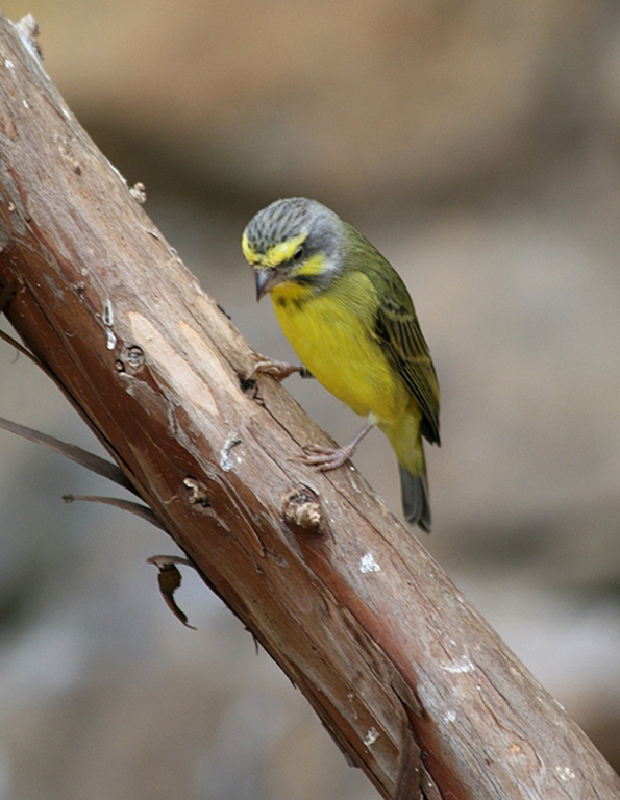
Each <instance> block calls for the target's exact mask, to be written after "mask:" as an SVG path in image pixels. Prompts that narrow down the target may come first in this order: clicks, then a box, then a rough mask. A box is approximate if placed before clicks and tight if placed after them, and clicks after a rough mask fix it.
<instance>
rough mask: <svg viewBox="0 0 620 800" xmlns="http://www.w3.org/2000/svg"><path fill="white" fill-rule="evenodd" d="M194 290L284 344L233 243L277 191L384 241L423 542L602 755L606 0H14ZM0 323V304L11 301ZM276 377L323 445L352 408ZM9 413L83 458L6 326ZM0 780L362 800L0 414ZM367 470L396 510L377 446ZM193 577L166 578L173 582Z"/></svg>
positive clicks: (227, 798) (619, 217)
mask: <svg viewBox="0 0 620 800" xmlns="http://www.w3.org/2000/svg"><path fill="white" fill-rule="evenodd" d="M3 11H4V13H5V14H6V15H7V16H9V17H10V18H11V19H13V20H15V21H17V20H18V19H19V18H20V17H21V16H23V15H24V14H25V13H27V12H32V13H33V14H34V16H35V18H36V19H37V20H38V22H39V23H40V25H41V29H42V35H41V39H40V41H41V45H42V47H43V53H44V58H45V62H44V63H45V67H46V69H47V71H48V72H49V74H50V76H51V77H52V79H53V80H54V81H55V83H56V84H57V86H58V87H59V89H60V91H61V92H62V94H63V95H64V96H65V98H66V100H67V101H68V103H69V105H70V106H71V107H72V109H73V110H74V111H75V113H76V115H77V117H78V119H79V120H80V121H81V123H82V125H83V126H84V127H85V128H86V129H87V130H88V131H89V132H90V134H91V135H92V136H93V138H94V140H95V141H96V142H97V144H98V145H99V146H100V147H101V149H102V150H103V152H104V153H105V154H106V155H107V156H108V158H109V159H110V160H111V161H112V163H114V164H115V165H116V166H117V167H118V168H119V169H120V171H121V172H122V173H123V175H124V176H125V177H126V179H127V180H128V182H129V183H130V184H131V183H134V182H135V181H143V182H144V183H145V184H146V190H147V194H148V200H147V203H146V211H147V213H148V214H149V215H150V216H151V217H152V219H153V220H154V222H155V223H156V224H157V225H158V226H159V227H160V228H161V229H162V230H163V232H164V233H165V235H166V237H167V238H168V240H169V241H170V242H171V244H172V245H173V246H174V247H175V248H176V249H177V250H178V251H179V253H180V255H181V257H182V258H183V260H184V261H185V263H186V264H187V265H188V266H189V267H190V268H191V269H192V270H193V271H194V272H195V273H196V275H197V276H198V277H199V279H200V281H201V283H202V285H203V288H204V289H205V290H206V291H207V292H209V293H210V294H211V295H213V296H214V297H215V298H216V299H217V300H218V301H219V302H220V303H221V304H222V305H223V306H224V308H225V309H226V311H227V312H228V313H229V314H230V315H231V317H232V319H233V322H234V323H235V324H236V325H237V326H238V327H239V328H240V329H241V331H242V332H243V333H244V335H245V336H246V337H247V339H248V340H249V342H250V343H251V345H252V346H253V347H255V348H256V349H257V350H258V351H259V352H261V353H266V354H269V355H271V356H274V357H281V358H291V357H292V355H291V351H290V350H289V348H288V345H287V344H286V342H285V341H284V338H283V336H282V335H281V333H280V331H279V329H278V326H277V324H276V322H275V319H274V317H273V312H272V309H271V308H270V304H269V302H268V301H267V302H264V303H262V304H260V306H256V304H255V302H254V290H253V281H252V277H251V275H250V272H249V268H248V267H247V266H246V265H244V261H243V258H242V255H241V252H240V248H239V239H240V234H241V230H242V228H243V226H244V225H245V223H246V222H247V220H248V219H249V218H250V217H251V216H252V214H253V213H254V212H255V211H256V210H257V209H258V208H260V207H261V206H263V205H266V204H267V203H269V202H271V201H272V200H273V199H275V198H277V197H279V196H287V195H306V196H311V197H315V198H317V199H319V200H321V201H323V202H325V203H326V204H328V205H330V206H331V207H333V208H334V209H335V210H336V211H337V212H339V213H340V215H341V216H343V217H344V218H345V219H347V221H349V222H351V223H353V224H354V225H355V226H356V227H358V228H359V229H360V230H362V231H363V232H364V233H365V234H366V235H367V236H368V238H370V240H371V241H372V242H373V243H374V244H375V245H376V246H377V247H378V248H379V249H380V250H381V251H382V252H383V253H384V254H385V255H386V256H387V257H388V258H389V259H390V260H391V262H392V263H393V264H394V266H395V267H396V268H397V269H398V270H399V271H400V273H401V275H402V276H403V278H404V279H405V281H406V283H407V284H408V286H409V288H410V290H411V293H412V295H413V297H414V300H415V303H416V306H417V310H418V314H419V317H420V319H421V322H422V327H423V330H424V332H425V335H426V338H427V341H428V343H429V345H430V348H431V351H432V354H433V358H434V361H435V364H436V366H437V370H438V373H439V377H440V382H441V387H442V394H443V406H442V439H443V442H444V445H443V447H442V448H441V450H439V449H437V448H432V449H431V448H428V450H427V452H428V460H429V475H430V482H431V496H432V507H433V523H434V524H433V533H432V535H431V536H429V537H424V539H423V544H424V546H425V547H426V548H428V550H429V551H430V552H431V553H432V554H433V555H434V556H435V557H436V558H437V560H438V561H439V562H440V563H441V564H442V566H443V567H444V568H445V569H446V570H447V571H448V573H449V574H450V575H451V577H452V579H453V580H454V581H455V583H456V584H457V585H458V586H459V587H460V588H461V589H462V590H463V591H464V593H465V594H466V595H467V596H468V597H469V598H470V600H472V601H473V603H474V604H475V605H476V607H477V608H478V610H479V611H480V612H481V613H482V614H483V615H484V616H485V617H486V618H487V619H488V620H489V622H490V623H491V624H492V625H493V626H494V627H495V628H496V629H497V630H498V631H499V633H500V634H501V635H502V637H503V638H504V639H505V641H506V642H507V643H508V644H509V645H510V646H511V647H512V648H513V650H514V651H515V652H516V653H517V655H518V656H519V657H520V658H521V659H522V661H523V662H524V663H525V665H526V666H527V667H528V668H529V669H530V670H531V671H532V672H533V673H534V674H535V675H536V676H537V677H538V678H539V679H540V681H541V682H542V683H543V684H544V685H545V687H546V688H547V689H548V690H549V691H550V692H551V693H552V694H553V695H554V697H555V698H556V699H557V700H558V701H559V702H560V703H562V704H563V705H564V706H565V707H566V708H567V710H568V712H569V714H570V715H571V716H572V717H573V718H574V719H575V720H576V721H577V722H578V723H579V724H580V725H581V726H582V727H583V728H584V729H585V730H586V732H587V733H588V734H589V736H590V737H591V738H592V739H593V741H594V742H595V744H596V745H597V746H598V747H599V748H600V749H601V750H602V752H603V753H604V754H605V755H606V757H607V758H608V759H609V760H610V761H611V762H612V764H613V765H614V766H615V767H616V769H618V768H620V414H619V408H618V398H619V397H620V368H619V366H620V365H619V356H620V310H619V309H620V274H619V269H618V263H619V256H620V237H619V229H620V5H618V4H617V3H615V2H613V1H611V2H610V1H609V0H598V1H597V0H506V2H503V3H496V2H491V0H470V2H462V0H458V1H457V0H408V1H407V2H405V1H404V0H355V2H353V0H331V2H325V0H323V1H322V2H321V0H318V2H315V3H308V2H306V0H267V1H266V2H262V3H252V2H248V0H238V1H237V2H235V3H231V2H224V0H212V1H211V2H208V0H192V1H191V2H189V0H176V2H174V3H172V2H168V1H167V0H148V2H146V1H145V0H133V2H131V3H126V2H120V0H119V1H118V2H117V1H116V0H98V1H97V2H96V3H95V2H92V3H91V2H83V1H82V0H80V1H78V0H54V2H53V3H51V2H49V0H29V2H28V4H27V5H24V4H23V3H22V2H16V0H5V2H4V4H3ZM0 324H1V325H2V326H3V329H4V330H8V327H7V325H6V321H5V320H3V321H2V322H1V323H0ZM287 386H288V388H289V389H290V391H291V392H292V393H293V394H294V395H295V396H296V397H297V398H298V399H299V401H300V402H301V404H302V405H303V406H304V407H305V408H306V409H308V410H309V411H310V412H311V414H312V416H313V417H314V418H315V419H316V420H317V421H318V422H319V423H320V424H321V425H322V426H323V427H325V428H326V429H327V430H328V431H329V432H330V433H331V434H332V435H333V436H334V437H335V438H336V439H337V440H339V441H341V442H344V441H346V440H347V439H348V438H349V437H350V436H351V435H352V434H353V433H354V432H355V431H356V430H357V428H358V426H359V424H360V422H359V420H358V419H356V418H355V417H354V416H353V414H352V413H351V412H350V411H349V410H348V409H346V408H344V407H342V406H341V405H340V404H339V403H338V402H337V401H336V400H334V399H333V398H331V397H329V396H328V395H327V394H326V393H325V392H324V391H323V390H322V389H321V387H320V386H318V385H316V383H315V382H313V381H299V380H295V378H291V379H290V380H289V381H288V383H287ZM0 415H2V416H5V417H8V418H10V419H13V420H15V421H18V422H21V423H23V424H26V425H30V426H32V427H35V428H39V429H41V430H45V431H47V432H49V433H51V434H53V435H55V436H57V437H59V438H62V439H65V440H68V441H71V442H74V443H77V444H79V445H81V446H83V447H87V448H89V449H93V450H96V451H97V452H101V448H100V447H99V445H98V444H97V442H95V441H94V439H93V436H92V434H90V432H89V431H88V430H87V429H86V428H85V427H84V425H83V424H82V422H81V421H80V420H79V419H78V417H77V415H76V414H75V412H74V411H73V410H72V408H71V407H70V406H69V405H68V403H67V402H66V401H65V399H64V398H63V397H62V396H60V394H59V393H58V391H57V390H56V388H55V387H54V386H53V385H52V384H51V382H49V381H48V380H47V379H45V377H44V376H43V375H42V374H39V372H38V370H37V369H36V367H34V366H33V365H31V364H30V363H29V362H28V360H27V359H25V358H23V357H19V358H18V357H17V356H16V353H15V351H14V350H13V349H12V348H10V347H9V346H7V345H5V344H3V343H1V342H0ZM0 453H1V458H0V520H1V524H0V529H1V535H0V800H17V799H18V798H46V800H56V798H58V800H60V798H62V800H74V798H75V800H77V799H78V798H80V800H81V799H82V798H84V797H88V798H90V800H107V798H115V799H116V798H119V797H122V798H136V799H137V800H141V798H144V799H145V800H146V799H147V798H148V800H159V798H161V800H164V798H166V800H171V799H174V798H184V800H192V799H193V798H200V799H203V798H204V800H245V799H246V798H247V799H248V800H250V798H251V800H263V798H264V800H284V799H285V798H286V800H310V798H312V800H352V798H356V800H366V799H368V800H371V798H375V797H376V796H377V795H376V793H375V792H374V790H373V789H372V788H371V786H370V784H369V783H368V781H367V780H366V779H365V778H364V776H363V775H362V774H361V773H360V771H359V770H353V769H350V768H348V767H347V766H346V764H345V762H344V759H343V757H342V755H341V754H340V752H339V751H338V750H337V748H336V747H335V745H333V744H332V742H331V740H330V738H329V736H328V735H327V733H326V732H325V731H324V730H323V729H322V728H321V725H320V724H319V722H318V720H317V719H316V718H315V716H314V712H313V711H312V710H311V709H310V707H309V706H308V705H307V704H306V702H305V701H304V700H303V698H302V697H301V696H300V695H299V693H297V692H296V691H295V690H294V689H293V687H292V686H291V685H290V683H289V682H288V680H287V679H286V678H285V677H284V676H283V675H282V674H281V673H280V672H279V670H278V669H277V668H276V667H275V665H274V664H272V663H271V661H270V659H269V658H268V657H267V656H266V654H265V653H264V652H262V651H259V652H258V654H256V653H255V651H254V643H253V641H252V638H251V636H250V635H249V634H248V633H247V631H245V630H244V629H243V627H242V626H241V625H240V623H239V622H238V621H237V620H235V619H234V618H233V617H232V615H231V614H230V613H229V612H228V610H227V609H226V608H225V607H223V605H222V604H221V603H220V601H219V600H218V599H217V598H215V597H214V596H213V595H211V594H210V593H209V591H208V590H207V589H206V588H205V587H204V586H203V585H202V584H201V583H200V581H199V580H198V579H197V578H196V577H195V576H194V575H193V574H191V572H190V573H189V574H186V575H185V576H184V583H183V586H182V587H181V590H180V591H179V593H178V599H179V603H180V605H181V607H182V608H183V609H184V610H185V611H186V612H187V613H188V614H189V617H190V622H192V623H193V624H194V625H196V626H197V627H198V631H197V632H193V631H189V630H187V629H184V628H183V627H182V626H181V625H180V624H179V623H178V622H177V621H176V620H175V619H173V617H172V615H171V614H170V613H169V611H168V609H167V608H166V606H165V604H164V603H163V601H162V600H161V599H160V597H159V594H158V591H157V585H156V573H155V570H154V569H153V568H152V567H150V566H147V564H146V563H145V560H146V558H147V557H148V556H151V555H153V554H155V553H162V552H163V553H174V552H175V547H174V545H173V544H172V542H171V541H170V540H169V539H168V538H167V537H166V536H165V535H164V534H162V533H161V532H160V531H158V530H156V529H154V528H150V527H148V526H147V525H146V524H144V523H141V522H140V521H138V520H136V519H134V518H132V517H129V516H128V515H126V514H123V513H121V512H120V511H117V510H115V509H111V508H107V507H101V506H95V505H92V504H74V505H70V506H66V505H64V504H63V503H62V501H61V499H60V497H61V495H62V494H65V493H67V492H72V493H76V494H117V493H118V492H117V490H116V487H114V486H110V485H108V484H106V483H105V482H104V481H103V480H102V479H99V478H95V477H94V476H91V475H89V474H88V473H86V472H85V471H83V470H80V469H78V468H77V467H75V466H74V465H73V464H71V463H69V462H68V461H65V460H63V459H62V458H61V457H60V456H57V455H55V454H53V453H51V452H49V451H46V450H43V449H41V448H38V447H36V446H35V445H32V444H28V443H26V442H24V441H22V440H20V439H18V438H17V437H15V436H12V435H10V434H7V433H4V432H1V431H0ZM355 463H356V465H357V467H358V468H359V469H360V470H361V471H362V472H363V473H364V474H365V475H366V476H367V477H368V478H369V480H370V481H371V483H372V484H373V486H374V487H375V489H376V490H377V492H378V493H379V494H381V496H382V497H383V498H384V499H385V500H386V502H388V503H389V504H390V505H391V507H392V508H393V509H394V510H395V511H396V512H397V513H400V500H399V496H398V476H397V469H396V464H395V461H394V457H393V454H392V451H391V450H390V448H389V445H388V443H387V441H386V440H384V438H383V437H382V436H381V435H380V434H379V433H373V434H372V435H371V437H369V439H368V440H366V441H365V442H364V444H363V445H362V446H361V448H360V450H359V451H358V454H357V455H356V457H355ZM187 572H188V571H186V573H187Z"/></svg>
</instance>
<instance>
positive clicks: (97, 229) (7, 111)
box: [0, 18, 620, 800]
mask: <svg viewBox="0 0 620 800" xmlns="http://www.w3.org/2000/svg"><path fill="white" fill-rule="evenodd" d="M0 50H1V55H0V102H1V106H0V157H1V163H0V184H1V186H0V193H1V195H0V201H1V205H0V220H1V223H2V225H3V226H4V229H5V231H4V237H3V239H2V241H3V244H4V247H3V252H2V254H1V256H0V291H2V290H6V289H7V287H9V288H8V291H5V293H4V295H3V296H4V297H5V298H6V308H5V312H6V314H7V316H8V318H9V320H10V321H11V323H12V324H13V326H14V327H15V329H16V330H17V331H18V332H19V334H20V336H21V337H22V339H23V341H24V342H25V343H26V345H27V347H28V349H29V350H30V351H31V352H32V353H33V354H34V356H35V357H36V358H37V359H38V360H39V361H40V363H41V365H42V367H43V368H44V369H45V370H46V371H47V373H48V374H49V375H50V377H51V378H53V380H54V381H55V382H56V383H57V384H58V386H59V387H60V388H61V389H62V391H63V392H64V393H65V394H66V396H67V397H68V398H69V399H70V401H71V402H72V403H73V405H74V406H75V407H76V408H77V409H78V410H79V412H80V413H81V415H82V417H83V418H84V420H85V421H86V422H87V424H88V425H90V427H91V428H92V429H93V430H94V431H95V433H96V434H97V435H98V436H99V438H100V440H101V441H102V442H103V443H104V445H105V446H106V447H107V449H108V451H109V452H110V453H111V455H112V456H113V457H114V459H115V460H116V462H117V463H118V464H119V465H120V467H121V468H122V470H123V471H124V473H125V475H126V476H127V477H128V478H129V480H130V481H131V483H132V485H133V486H134V487H135V488H136V490H137V491H138V493H139V494H140V495H141V497H142V498H143V499H144V501H145V502H146V503H147V504H148V505H149V506H150V508H151V509H152V510H153V512H154V514H155V515H156V517H157V518H158V519H159V521H160V522H161V523H162V524H163V525H164V526H165V528H166V529H167V530H168V531H169V533H170V535H171V536H172V537H173V539H174V540H175V541H176V542H177V544H178V545H179V546H180V547H181V548H182V549H183V550H184V551H185V553H186V554H187V555H188V556H189V557H190V558H191V560H192V561H193V563H195V564H196V565H197V567H198V569H199V570H200V571H201V573H202V575H203V578H204V580H205V581H206V582H207V583H208V584H209V586H211V587H212V588H213V589H214V590H215V591H216V592H217V593H218V594H219V595H220V596H221V597H222V598H223V599H224V601H225V602H226V603H227V604H228V605H229V607H230V608H231V609H232V610H233V611H234V613H235V614H237V615H238V616H239V617H240V618H241V619H242V620H243V621H244V623H245V624H246V625H247V626H248V628H249V629H250V630H251V631H252V633H253V635H254V636H255V637H256V638H257V639H258V640H259V641H260V642H261V643H262V644H263V645H264V647H265V648H266V649H267V650H268V651H269V653H270V654H271V655H272V656H273V658H274V659H275V660H276V661H277V663H278V664H279V665H280V666H281V668H282V669H283V670H284V671H285V672H286V674H287V675H288V676H289V677H290V678H291V680H292V681H293V682H294V683H295V684H296V685H297V686H298V687H299V688H300V690H301V691H302V692H303V693H304V695H305V696H306V698H307V699H308V700H309V702H311V703H312V705H313V706H314V708H315V709H316V711H317V713H318V714H319V716H320V718H321V719H322V720H323V722H324V723H325V726H326V727H327V728H328V729H329V731H330V732H331V734H332V736H333V737H334V738H335V739H336V740H337V742H338V743H339V744H340V745H341V747H342V748H343V749H344V750H345V751H346V752H347V753H348V754H349V755H350V757H351V758H352V759H353V761H354V762H355V763H356V764H358V765H360V766H362V767H363V768H364V770H365V771H366V773H367V774H368V776H369V777H370V779H371V780H372V781H373V783H374V784H375V786H376V787H377V789H378V790H379V792H380V793H381V794H382V795H383V796H384V797H385V798H394V797H396V796H398V797H399V798H405V797H409V798H444V800H448V798H451V799H452V800H454V798H458V799H459V800H468V799H470V800H473V799H474V798H475V800H486V798H489V800H491V798H493V800H497V798H528V800H535V799H536V798H540V799H541V800H542V799H543V798H544V800H550V798H563V799H564V800H565V799H566V798H575V800H587V799H588V798H614V797H615V798H620V781H619V779H618V776H617V775H616V774H615V773H614V772H613V771H612V770H611V768H610V767H609V765H608V764H607V763H606V762H605V761H604V759H603V758H602V757H601V756H600V754H599V753H598V752H597V751H596V750H595V748H594V747H593V746H592V744H591V743H590V742H589V741H588V739H587V738H586V737H585V735H584V734H583V733H582V732H581V731H580V730H579V729H578V728H577V726H576V725H574V724H573V723H572V722H571V721H570V720H569V719H568V718H567V716H566V714H565V713H564V711H563V710H562V709H561V708H560V707H559V706H558V705H557V704H556V703H555V702H554V701H553V700H552V699H551V698H550V697H549V696H548V695H547V694H546V692H545V691H544V690H543V689H542V687H541V686H540V685H539V684H538V683H537V682H536V681H535V680H534V679H533V678H532V677H531V676H530V675H529V674H528V673H527V672H526V670H525V669H524V668H523V667H522V666H521V665H520V664H519V662H518V661H517V660H516V659H515V657H514V656H513V655H512V654H511V653H510V652H509V650H508V649H507V648H506V647H505V645H504V644H503V643H502V642H501V640H500V639H499V638H498V636H497V635H496V634H495V633H494V632H493V631H492V630H490V628H489V627H488V626H487V625H486V624H485V623H484V621H483V620H481V619H480V617H479V616H478V615H477V614H476V613H475V611H473V610H472V609H471V608H470V606H469V605H468V604H467V602H466V600H465V599H464V598H463V597H462V595H461V594H460V593H459V592H458V591H457V590H456V589H455V588H454V586H453V585H452V584H451V583H450V581H449V580H448V578H447V577H446V576H445V575H444V574H443V573H442V571H441V569H440V568H439V567H438V566H437V564H435V563H434V561H433V560H432V559H431V558H430V557H429V556H428V555H427V554H426V553H425V551H424V550H423V549H422V547H421V546H420V545H419V544H418V541H417V539H416V538H415V536H414V535H413V533H412V532H411V531H410V530H406V529H405V528H404V527H403V526H401V524H400V523H399V522H398V521H397V520H396V519H395V518H394V517H393V516H392V515H391V514H390V513H389V512H388V511H387V509H386V508H385V506H384V505H383V504H382V503H381V502H380V501H379V500H378V499H377V498H376V497H375V496H374V495H373V494H372V492H370V490H369V489H368V487H367V485H366V483H365V482H364V480H363V479H362V478H361V476H360V475H359V474H358V473H356V472H355V471H354V470H352V469H340V470H337V471H334V472H331V473H329V474H318V473H316V472H312V471H311V470H309V469H308V468H306V467H304V466H303V464H302V463H301V461H300V458H299V456H300V454H301V447H302V446H303V445H305V444H307V443H310V442H321V441H326V440H325V435H324V434H322V433H321V432H320V431H319V430H318V429H317V428H316V426H314V425H313V424H312V423H311V422H310V421H309V420H308V419H307V418H306V416H305V415H304V414H303V413H302V411H301V410H300V409H299V407H298V406H297V405H296V404H295V403H294V402H293V401H292V400H291V399H290V397H289V396H288V394H287V392H286V391H285V389H283V388H282V387H281V386H280V385H279V384H277V383H276V382H275V381H273V380H272V379H271V378H265V379H264V380H263V379H261V385H260V394H261V396H262V399H258V395H257V393H256V387H255V386H253V385H249V386H248V385H247V383H246V382H244V376H246V375H247V374H248V373H249V371H250V369H251V365H252V359H251V351H250V348H249V346H248V345H247V344H246V342H245V341H244V340H243V339H242V337H241V336H240V334H239V333H238V332H237V331H236V330H235V328H234V327H233V326H232V325H231V324H230V323H229V321H228V320H227V319H226V317H225V316H224V314H222V312H221V311H220V310H219V308H218V307H217V305H216V303H215V302H214V301H213V300H211V299H210V298H209V297H207V296H206V295H205V294H203V293H202V291H201V290H200V288H199V287H198V285H197V282H196V280H195V279H194V277H193V276H192V275H191V274H190V273H189V272H188V271H187V270H186V269H185V268H184V267H183V265H182V264H181V263H180V261H179V259H178V257H177V256H176V254H175V253H174V251H173V250H171V248H170V247H169V246H168V244H167V242H166V241H165V240H164V237H163V236H162V235H161V233H159V231H157V230H156V229H155V228H154V226H153V224H152V223H151V222H150V221H149V219H148V218H147V217H146V215H145V214H144V212H143V210H142V208H141V207H140V206H139V204H138V203H137V202H136V201H135V200H134V199H133V197H132V196H131V194H130V193H129V191H128V188H127V186H126V184H125V182H124V181H123V179H122V178H121V176H120V175H119V174H118V173H117V172H116V171H115V170H114V168H113V167H112V166H111V165H110V164H109V163H108V162H107V161H106V160H105V158H104V157H103V156H102V155H101V154H100V153H99V152H98V150H97V149H96V147H95V146H94V144H93V142H92V141H91V140H90V138H89V137H88V135H87V134H86V133H85V132H84V131H83V130H82V129H81V128H80V126H79V125H78V123H77V122H76V120H75V118H74V117H73V115H72V113H71V112H70V111H69V109H68V108H67V106H66V104H65V103H64V101H63V100H62V98H61V97H60V96H59V95H58V93H57V91H56V89H55V88H54V86H53V85H52V84H51V82H50V80H49V79H48V77H47V75H46V74H45V72H44V70H43V67H42V65H41V63H40V62H39V61H38V58H37V55H36V53H35V52H34V51H33V50H32V48H30V47H29V46H27V44H25V43H24V40H23V39H22V38H20V34H19V33H18V32H17V30H16V28H15V27H14V26H13V25H11V24H10V23H7V21H6V20H5V19H4V18H1V19H0ZM250 297H251V289H250V287H248V302H251V300H250ZM4 380H7V378H6V377H5V378H4ZM399 765H400V778H399V775H398V771H399Z"/></svg>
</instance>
